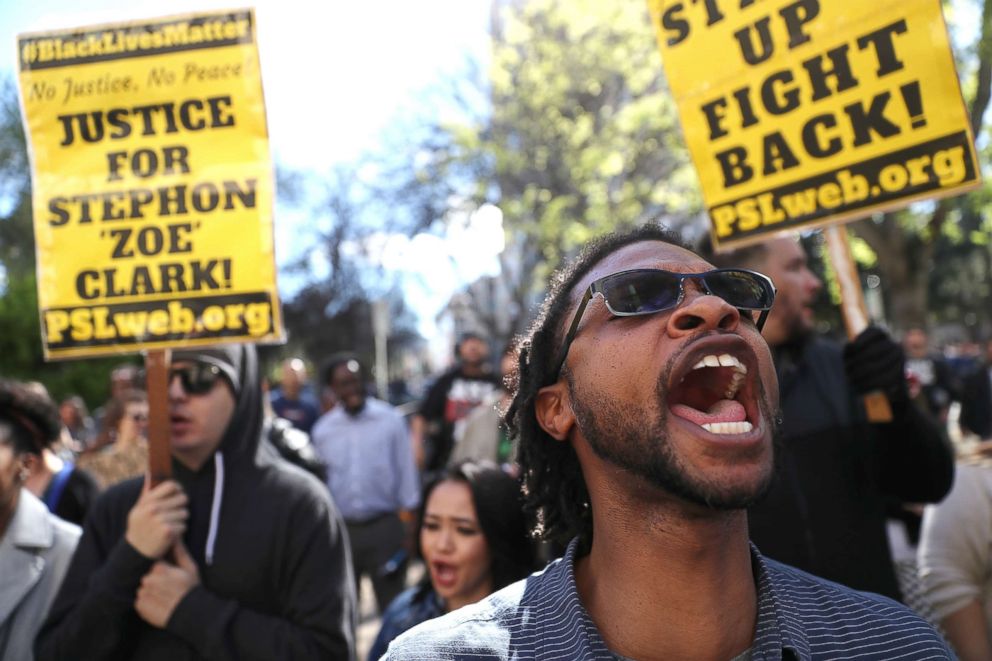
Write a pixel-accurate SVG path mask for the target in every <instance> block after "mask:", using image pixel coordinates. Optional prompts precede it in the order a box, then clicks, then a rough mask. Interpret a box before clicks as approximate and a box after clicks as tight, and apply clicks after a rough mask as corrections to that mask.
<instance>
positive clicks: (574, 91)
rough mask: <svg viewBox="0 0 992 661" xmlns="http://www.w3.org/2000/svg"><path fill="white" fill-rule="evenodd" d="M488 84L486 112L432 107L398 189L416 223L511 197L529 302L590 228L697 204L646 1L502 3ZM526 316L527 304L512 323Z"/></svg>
mask: <svg viewBox="0 0 992 661" xmlns="http://www.w3.org/2000/svg"><path fill="white" fill-rule="evenodd" d="M480 89H481V90H482V91H481V92H480V94H481V96H483V97H484V98H485V99H486V103H487V105H488V108H487V109H486V110H485V111H483V112H478V111H477V110H476V109H475V108H463V110H465V112H464V113H463V118H462V120H461V121H455V120H450V119H449V120H447V121H438V120H437V119H436V118H435V119H433V120H428V122H427V124H428V127H429V128H428V129H426V130H423V131H421V133H420V134H419V135H418V141H416V142H414V144H412V145H410V146H408V147H407V149H406V153H407V154H409V155H410V157H409V158H408V159H407V163H409V162H413V163H414V169H413V172H412V174H411V175H410V176H409V177H407V178H406V179H402V183H401V185H399V186H397V187H396V188H395V189H394V190H393V196H394V199H396V200H397V202H398V204H400V205H402V206H404V207H405V208H406V209H408V210H409V211H410V212H411V213H412V215H413V216H414V218H415V220H416V222H414V223H413V227H415V228H417V229H422V228H426V227H430V226H431V225H432V223H436V222H439V221H442V222H443V221H444V220H445V219H450V218H451V217H452V216H453V215H454V214H457V213H465V212H466V210H472V209H476V208H478V207H479V206H481V205H482V204H484V203H491V204H494V205H496V206H498V207H499V208H500V209H501V210H502V212H503V218H504V229H505V230H506V232H507V250H506V251H505V252H504V255H503V262H504V264H503V266H504V269H503V273H504V275H503V277H504V279H507V280H509V282H507V284H508V285H509V286H510V289H511V290H512V298H513V300H514V303H515V308H516V309H517V310H520V311H521V312H522V313H525V312H526V311H527V310H528V308H529V307H530V303H531V302H532V301H533V298H534V295H535V293H538V292H539V291H540V289H541V288H542V287H543V283H544V282H545V281H546V279H547V275H548V273H549V272H550V270H551V269H553V268H554V267H556V266H557V265H558V264H559V262H560V261H561V259H562V258H563V257H564V256H567V255H568V254H570V253H571V252H573V251H574V250H575V249H576V248H577V247H578V246H580V245H581V244H583V243H584V242H586V241H587V240H588V239H589V238H590V237H592V236H594V235H597V234H601V233H603V232H605V231H608V230H610V229H614V228H618V227H626V226H632V225H635V224H640V223H644V222H647V221H651V220H658V219H662V218H664V219H665V221H666V222H667V223H668V224H669V225H673V226H678V225H681V224H684V223H686V222H689V221H690V220H692V219H694V218H696V217H697V215H698V213H699V211H700V209H701V201H700V197H699V193H698V184H697V181H696V177H695V173H694V171H693V170H692V168H691V166H690V164H689V158H688V154H687V151H686V149H685V147H684V145H683V143H682V140H681V136H680V133H679V129H678V120H677V115H676V109H675V104H674V102H673V100H672V99H671V96H670V95H669V93H668V92H667V89H666V86H665V82H664V79H663V76H662V68H661V61H660V56H659V54H658V49H657V46H656V43H655V39H654V36H653V34H652V32H651V26H650V23H649V21H648V17H647V11H646V7H645V5H644V4H643V3H637V2H633V3H628V2H623V3H610V2H595V1H592V0H576V1H573V2H561V1H558V0H531V1H529V2H520V3H496V4H495V5H494V11H493V25H492V62H491V65H490V68H489V71H488V74H487V75H486V77H485V80H484V81H482V85H481V88H480ZM477 316H478V318H480V319H484V318H486V314H485V312H484V311H480V313H479V314H478V315H477ZM526 321H527V316H526V314H521V315H520V318H519V320H518V322H517V323H516V324H515V325H514V329H513V330H514V331H519V330H520V329H521V327H522V325H523V324H524V323H526ZM491 330H492V329H491ZM495 335H496V334H495V333H494V339H496V340H497V341H502V340H504V339H506V338H503V337H498V336H495Z"/></svg>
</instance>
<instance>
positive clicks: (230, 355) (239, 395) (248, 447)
mask: <svg viewBox="0 0 992 661" xmlns="http://www.w3.org/2000/svg"><path fill="white" fill-rule="evenodd" d="M172 360H173V362H179V361H181V360H182V361H194V362H199V363H207V364H210V365H214V366H216V367H217V368H219V369H220V370H221V373H222V374H223V375H224V378H225V379H227V381H228V384H229V385H230V386H231V390H232V392H234V397H235V405H234V412H233V413H232V414H231V421H230V423H228V425H227V429H226V430H225V431H224V437H223V438H222V439H221V442H220V445H218V446H217V451H218V452H221V453H223V455H224V459H225V461H227V462H228V463H229V464H230V463H231V462H238V463H240V462H242V461H244V460H246V459H247V460H254V458H255V456H256V454H257V452H258V446H259V439H260V438H261V434H262V420H263V413H262V388H261V385H260V382H259V377H258V354H257V353H256V352H255V347H254V345H251V344H228V345H223V346H215V347H208V348H205V349H189V350H183V351H175V352H173V356H172ZM208 463H209V462H208Z"/></svg>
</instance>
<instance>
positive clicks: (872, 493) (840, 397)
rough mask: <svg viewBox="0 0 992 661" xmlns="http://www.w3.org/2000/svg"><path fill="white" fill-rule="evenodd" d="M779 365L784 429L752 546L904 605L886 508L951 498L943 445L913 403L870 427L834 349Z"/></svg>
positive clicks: (799, 354)
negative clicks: (889, 537)
mask: <svg viewBox="0 0 992 661" xmlns="http://www.w3.org/2000/svg"><path fill="white" fill-rule="evenodd" d="M775 365H776V370H777V371H778V375H779V390H780V406H781V411H782V418H783V422H782V425H781V427H780V429H779V435H778V441H777V443H776V447H775V477H774V480H773V482H772V487H771V490H770V491H769V493H768V494H767V496H766V497H765V498H764V499H763V500H762V501H760V502H758V503H757V504H756V505H754V506H752V508H751V509H750V511H749V515H748V521H749V527H750V533H751V539H752V540H753V541H754V543H755V544H756V545H757V546H758V548H759V549H761V552H762V553H763V554H765V555H767V556H769V557H771V558H774V559H775V560H778V561H780V562H784V563H786V564H790V565H792V566H794V567H798V568H800V569H803V570H805V571H808V572H810V573H812V574H816V575H817V576H821V577H823V578H827V579H830V580H832V581H836V582H838V583H841V584H843V585H846V586H848V587H851V588H854V589H857V590H867V591H870V592H877V593H879V594H883V595H886V596H888V597H892V598H894V599H899V598H900V593H899V587H898V583H897V581H896V576H895V570H894V569H893V566H892V560H891V556H890V552H889V544H888V538H887V536H886V530H885V522H886V505H887V504H888V503H889V502H891V501H892V500H895V501H898V502H910V503H929V502H936V501H939V500H940V499H941V498H943V497H944V495H945V494H946V493H947V492H948V490H949V489H950V487H951V482H952V481H953V475H954V463H953V454H952V452H951V448H950V444H949V442H948V441H947V439H946V435H945V434H944V433H943V432H942V430H941V429H940V427H939V425H938V424H937V423H936V422H935V421H934V420H932V419H931V418H930V417H929V416H927V415H926V414H925V413H923V412H922V411H920V410H919V409H917V408H916V406H915V405H913V404H912V403H909V402H907V403H906V405H905V406H902V407H899V408H897V410H895V411H894V412H893V413H894V418H895V419H894V421H893V422H891V423H887V424H876V425H870V424H868V423H867V422H866V421H865V418H864V414H863V409H862V407H861V404H860V402H859V401H858V400H859V398H858V397H857V395H856V394H855V393H854V392H852V390H851V387H850V386H849V384H848V382H847V378H846V376H845V373H844V362H843V359H842V357H841V350H840V347H838V346H837V345H835V344H833V343H830V342H827V341H824V340H820V339H811V340H810V341H808V342H807V343H806V344H804V345H803V346H801V347H791V348H783V349H782V350H780V351H777V352H776V356H775Z"/></svg>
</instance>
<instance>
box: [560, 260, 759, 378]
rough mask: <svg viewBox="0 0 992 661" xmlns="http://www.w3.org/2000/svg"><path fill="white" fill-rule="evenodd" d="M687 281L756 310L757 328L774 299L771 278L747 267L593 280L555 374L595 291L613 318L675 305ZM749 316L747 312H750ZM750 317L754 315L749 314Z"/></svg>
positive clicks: (644, 271)
mask: <svg viewBox="0 0 992 661" xmlns="http://www.w3.org/2000/svg"><path fill="white" fill-rule="evenodd" d="M686 280H696V281H698V282H699V284H700V286H701V287H702V289H703V291H704V292H706V293H707V294H710V295H712V296H719V297H720V298H722V299H723V300H725V301H726V302H727V303H729V304H730V305H733V306H734V307H735V308H737V309H738V310H742V311H744V310H748V311H750V310H756V311H760V312H761V314H760V315H759V316H758V320H757V321H756V322H755V325H756V326H757V327H758V331H759V332H760V331H761V329H762V328H763V327H764V325H765V319H767V318H768V311H769V310H771V307H772V303H773V302H774V301H775V285H774V284H772V281H771V278H769V277H768V276H767V275H763V274H761V273H758V272H757V271H749V270H747V269H715V270H713V271H706V272H705V273H673V272H672V271H663V270H661V269H634V270H631V271H621V272H619V273H613V274H611V275H608V276H606V277H603V278H600V279H599V280H596V281H595V282H593V283H592V284H591V285H589V288H588V289H586V293H585V295H584V296H583V297H582V300H581V301H579V307H578V308H577V309H576V310H575V316H574V317H572V323H571V324H569V326H568V332H567V333H566V334H565V340H564V342H563V343H562V347H561V351H559V355H558V360H557V362H556V364H555V371H554V374H555V377H556V378H557V376H558V375H559V374H561V368H562V367H563V366H564V365H565V358H566V357H567V356H568V349H569V347H571V346H572V340H574V339H575V334H576V331H577V330H578V328H579V321H580V320H581V319H582V314H583V313H584V312H585V311H586V306H587V305H589V301H590V300H591V299H592V297H593V296H595V295H596V294H602V296H603V299H604V301H605V302H606V308H607V309H608V310H609V311H610V314H612V315H614V316H616V317H633V316H637V315H642V314H654V313H655V312H661V311H662V310H671V309H672V308H675V307H678V305H679V304H680V303H681V302H682V299H683V298H684V297H685V285H684V282H685V281H686ZM749 317H750V315H749ZM750 318H752V319H753V317H750Z"/></svg>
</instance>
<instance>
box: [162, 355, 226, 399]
mask: <svg viewBox="0 0 992 661" xmlns="http://www.w3.org/2000/svg"><path fill="white" fill-rule="evenodd" d="M176 377H178V378H179V384H180V385H181V386H182V388H183V390H184V391H185V392H186V394H187V395H203V394H205V393H208V392H210V390H211V389H212V388H213V387H214V384H215V383H217V380H218V379H220V378H221V377H222V373H221V370H220V368H219V367H217V366H216V365H210V364H208V363H200V362H194V363H190V364H188V365H185V366H183V367H173V368H171V369H170V370H169V383H170V384H171V383H172V380H173V379H175V378H176Z"/></svg>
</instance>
